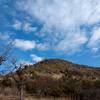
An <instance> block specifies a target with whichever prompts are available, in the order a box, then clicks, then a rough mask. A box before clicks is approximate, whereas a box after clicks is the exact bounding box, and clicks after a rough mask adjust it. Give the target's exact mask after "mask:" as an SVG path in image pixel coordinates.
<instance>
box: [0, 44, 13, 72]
mask: <svg viewBox="0 0 100 100" xmlns="http://www.w3.org/2000/svg"><path fill="white" fill-rule="evenodd" d="M12 47H13V44H12V42H9V43H7V44H1V43H0V65H2V64H3V63H4V62H7V61H8V60H9V59H10V56H11V50H12ZM7 70H8V69H7V68H6V67H5V68H2V66H0V73H5V72H6V71H7Z"/></svg>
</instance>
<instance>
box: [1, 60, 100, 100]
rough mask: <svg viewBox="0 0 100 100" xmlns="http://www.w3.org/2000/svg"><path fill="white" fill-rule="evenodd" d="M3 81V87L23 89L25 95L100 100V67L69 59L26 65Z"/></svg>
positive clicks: (2, 79)
mask: <svg viewBox="0 0 100 100" xmlns="http://www.w3.org/2000/svg"><path fill="white" fill-rule="evenodd" d="M0 82H1V87H3V88H4V87H10V89H11V90H12V89H14V88H17V89H19V88H18V87H20V89H21V88H22V89H23V91H25V95H28V94H31V95H32V96H38V97H40V96H43V97H48V96H50V97H51V96H53V97H70V99H71V100H90V99H91V100H100V96H99V93H100V68H93V67H89V66H85V65H79V64H74V63H72V62H69V61H65V60H59V59H51V60H44V61H41V62H39V63H37V64H33V65H25V66H24V68H23V69H21V70H17V71H16V72H14V73H12V74H8V75H5V76H4V77H2V78H1V80H0ZM23 87H24V88H23ZM19 91H20V90H19Z"/></svg>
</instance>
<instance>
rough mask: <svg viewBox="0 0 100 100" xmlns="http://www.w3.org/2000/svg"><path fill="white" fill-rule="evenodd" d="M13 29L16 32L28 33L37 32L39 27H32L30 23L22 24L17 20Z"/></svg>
mask: <svg viewBox="0 0 100 100" xmlns="http://www.w3.org/2000/svg"><path fill="white" fill-rule="evenodd" d="M12 27H13V28H14V29H16V30H23V31H25V32H27V33H28V32H35V31H37V27H34V26H32V25H31V24H30V23H29V22H21V21H19V20H15V21H14V24H13V25H12Z"/></svg>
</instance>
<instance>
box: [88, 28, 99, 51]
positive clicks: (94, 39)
mask: <svg viewBox="0 0 100 100" xmlns="http://www.w3.org/2000/svg"><path fill="white" fill-rule="evenodd" d="M88 46H89V47H90V48H92V50H93V51H95V52H96V51H98V50H99V48H100V28H96V29H94V31H93V34H92V36H91V38H90V40H89V43H88Z"/></svg>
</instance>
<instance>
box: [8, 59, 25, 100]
mask: <svg viewBox="0 0 100 100" xmlns="http://www.w3.org/2000/svg"><path fill="white" fill-rule="evenodd" d="M25 66H26V65H24V64H21V63H19V64H18V63H17V61H16V59H13V60H12V65H11V67H12V68H13V69H12V70H11V71H10V73H9V75H10V77H11V78H12V79H13V80H14V82H15V85H16V87H17V90H18V95H19V100H23V87H24V83H25V80H26V77H25V75H24V69H25Z"/></svg>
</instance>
